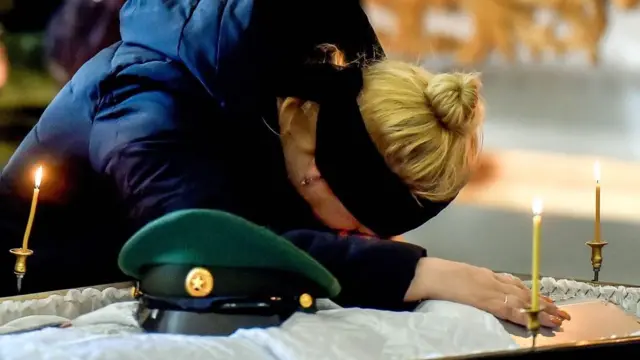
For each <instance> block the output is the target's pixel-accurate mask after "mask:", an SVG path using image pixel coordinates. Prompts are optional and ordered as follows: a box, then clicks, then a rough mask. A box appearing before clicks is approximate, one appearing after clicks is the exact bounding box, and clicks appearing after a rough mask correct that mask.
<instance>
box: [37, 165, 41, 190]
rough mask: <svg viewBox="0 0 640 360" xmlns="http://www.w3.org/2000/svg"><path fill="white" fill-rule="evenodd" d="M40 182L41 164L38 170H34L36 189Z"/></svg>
mask: <svg viewBox="0 0 640 360" xmlns="http://www.w3.org/2000/svg"><path fill="white" fill-rule="evenodd" d="M41 183H42V166H40V167H38V170H36V189H39V188H40V184H41Z"/></svg>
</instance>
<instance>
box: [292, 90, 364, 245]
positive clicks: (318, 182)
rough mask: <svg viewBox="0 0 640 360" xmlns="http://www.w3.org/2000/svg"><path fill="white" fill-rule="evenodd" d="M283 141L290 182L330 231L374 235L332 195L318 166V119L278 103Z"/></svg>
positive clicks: (293, 101)
mask: <svg viewBox="0 0 640 360" xmlns="http://www.w3.org/2000/svg"><path fill="white" fill-rule="evenodd" d="M279 108H280V112H279V116H280V119H279V120H280V129H281V130H280V138H281V142H282V149H283V153H284V158H285V163H286V167H287V173H288V176H289V180H290V181H291V183H292V184H293V186H294V187H295V188H296V190H297V191H298V193H299V194H300V195H301V196H302V197H303V198H304V199H305V200H306V201H307V203H308V204H309V205H310V206H311V208H312V209H313V212H314V213H315V215H316V217H318V219H320V220H321V221H322V222H323V223H324V224H325V225H327V226H328V227H330V228H332V229H335V230H339V231H348V232H358V233H362V234H367V235H373V232H372V231H371V230H369V229H367V228H366V227H365V226H364V225H362V224H360V222H358V220H356V218H355V217H354V216H353V215H352V214H351V213H350V212H349V211H348V210H347V209H346V208H345V207H344V205H343V204H342V202H340V200H339V199H338V198H337V197H336V196H335V195H334V194H333V192H332V191H331V189H330V188H329V185H328V184H327V182H326V181H324V179H322V174H321V173H320V172H319V171H318V168H317V167H316V165H315V157H314V153H315V140H316V139H315V119H309V118H308V116H307V115H305V114H304V112H302V111H301V110H300V107H299V102H296V100H293V99H290V98H287V99H285V100H284V101H280V102H279Z"/></svg>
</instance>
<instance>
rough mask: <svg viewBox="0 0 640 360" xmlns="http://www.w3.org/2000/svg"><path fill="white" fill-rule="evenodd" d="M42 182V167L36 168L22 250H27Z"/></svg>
mask: <svg viewBox="0 0 640 360" xmlns="http://www.w3.org/2000/svg"><path fill="white" fill-rule="evenodd" d="M41 182H42V166H40V167H38V170H36V176H35V186H34V188H33V198H32V199H31V211H29V220H27V229H26V230H25V231H24V237H23V238H22V249H25V250H26V249H28V248H29V247H28V246H29V236H30V235H31V227H32V226H33V218H34V217H35V216H36V206H37V205H38V195H39V194H40V183H41Z"/></svg>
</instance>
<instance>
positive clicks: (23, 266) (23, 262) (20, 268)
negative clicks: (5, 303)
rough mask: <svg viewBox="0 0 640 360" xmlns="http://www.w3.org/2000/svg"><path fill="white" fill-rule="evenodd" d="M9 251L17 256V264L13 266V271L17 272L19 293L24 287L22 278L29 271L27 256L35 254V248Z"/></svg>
mask: <svg viewBox="0 0 640 360" xmlns="http://www.w3.org/2000/svg"><path fill="white" fill-rule="evenodd" d="M9 252H10V253H12V254H13V255H15V256H16V264H15V265H14V267H13V273H14V274H16V279H17V287H18V293H19V292H20V290H21V289H22V279H23V278H24V274H26V273H27V258H28V257H29V256H31V255H33V250H31V249H23V248H17V249H11V250H9Z"/></svg>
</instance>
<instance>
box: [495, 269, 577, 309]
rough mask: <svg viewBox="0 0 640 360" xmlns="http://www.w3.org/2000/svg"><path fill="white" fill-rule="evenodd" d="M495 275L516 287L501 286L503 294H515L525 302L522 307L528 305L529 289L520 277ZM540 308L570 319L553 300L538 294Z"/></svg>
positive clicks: (529, 299)
mask: <svg viewBox="0 0 640 360" xmlns="http://www.w3.org/2000/svg"><path fill="white" fill-rule="evenodd" d="M496 277H497V279H498V280H499V281H501V282H502V283H504V284H508V285H511V286H515V287H516V288H518V290H517V291H515V290H513V288H511V287H509V286H506V287H503V289H502V290H503V291H504V292H505V294H514V295H517V296H518V297H519V298H520V299H521V300H522V301H524V302H525V304H526V306H524V308H529V307H530V304H531V303H530V302H531V290H530V289H529V288H528V287H527V286H526V285H525V284H524V283H523V282H522V281H521V280H520V279H518V278H516V277H512V276H509V275H505V274H496ZM540 309H541V310H542V311H543V312H545V313H547V314H549V315H552V316H554V317H557V318H560V319H562V320H571V316H570V315H569V314H568V313H567V312H566V311H563V310H560V309H559V308H558V306H557V305H556V304H555V303H554V302H553V300H551V299H550V298H548V297H546V296H540Z"/></svg>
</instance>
